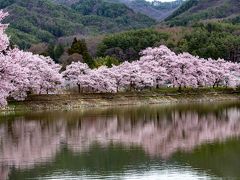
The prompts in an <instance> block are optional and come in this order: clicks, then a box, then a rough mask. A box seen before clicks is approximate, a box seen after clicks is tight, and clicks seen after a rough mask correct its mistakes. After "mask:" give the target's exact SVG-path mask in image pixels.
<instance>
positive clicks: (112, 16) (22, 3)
mask: <svg viewBox="0 0 240 180" xmlns="http://www.w3.org/2000/svg"><path fill="white" fill-rule="evenodd" d="M0 8H1V9H2V8H4V9H5V10H6V11H8V12H9V13H10V15H9V16H8V17H7V18H6V19H5V22H6V23H10V27H9V29H8V31H7V33H8V34H9V35H10V36H11V40H12V41H13V43H16V44H18V45H19V46H20V47H21V48H23V49H25V48H29V47H30V45H31V44H35V43H40V42H52V41H54V40H55V39H57V38H59V37H64V36H71V35H81V36H89V35H95V34H100V33H101V34H102V33H112V32H118V31H123V30H128V29H136V28H145V27H149V26H151V25H154V24H155V21H154V20H153V19H151V18H149V17H147V16H145V15H142V14H140V13H135V12H134V11H133V10H132V9H130V8H128V7H127V6H126V5H123V4H116V3H110V2H105V1H103V0H84V1H82V0H80V1H78V2H76V4H75V3H73V4H72V5H71V6H67V5H63V4H58V3H55V2H54V1H51V0H0Z"/></svg>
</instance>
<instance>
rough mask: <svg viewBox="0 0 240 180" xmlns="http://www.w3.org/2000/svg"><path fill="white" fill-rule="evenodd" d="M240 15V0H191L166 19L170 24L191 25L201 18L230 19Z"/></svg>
mask: <svg viewBox="0 0 240 180" xmlns="http://www.w3.org/2000/svg"><path fill="white" fill-rule="evenodd" d="M239 15H240V1H239V0H189V1H187V2H185V3H184V4H183V5H182V6H181V7H180V8H178V9H177V10H176V11H175V12H174V13H173V14H172V15H170V16H169V17H168V18H167V19H166V21H167V22H168V24H170V25H191V24H193V23H195V22H199V21H201V20H209V19H214V20H215V19H217V20H218V19H221V20H222V19H228V20H229V19H233V18H235V17H237V16H239Z"/></svg>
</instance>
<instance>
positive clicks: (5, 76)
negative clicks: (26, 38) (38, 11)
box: [0, 11, 62, 107]
mask: <svg viewBox="0 0 240 180" xmlns="http://www.w3.org/2000/svg"><path fill="white" fill-rule="evenodd" d="M7 15H8V14H7V13H4V12H3V11H0V107H1V106H5V105H6V104H7V98H13V99H15V100H24V99H25V98H26V97H27V95H28V94H29V93H38V94H40V93H47V94H48V93H50V92H51V93H53V92H55V91H56V89H57V87H58V86H59V85H60V84H61V83H62V76H61V74H60V73H59V71H60V66H59V65H57V64H55V63H54V61H53V60H52V59H50V58H48V57H43V56H39V55H33V54H32V53H30V52H23V51H21V50H19V49H17V48H15V49H10V48H9V39H8V37H7V35H6V34H5V30H6V28H7V25H5V24H1V20H2V19H3V18H4V17H6V16H7Z"/></svg>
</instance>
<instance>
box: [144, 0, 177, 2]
mask: <svg viewBox="0 0 240 180" xmlns="http://www.w3.org/2000/svg"><path fill="white" fill-rule="evenodd" d="M147 1H153V0H147ZM159 1H162V2H171V1H174V0H159Z"/></svg>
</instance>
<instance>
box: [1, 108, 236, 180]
mask: <svg viewBox="0 0 240 180" xmlns="http://www.w3.org/2000/svg"><path fill="white" fill-rule="evenodd" d="M75 118H76V117H75ZM78 118H81V120H76V119H78ZM78 118H76V119H75V121H69V120H67V117H65V116H61V118H57V119H54V118H53V119H51V120H25V119H21V118H18V119H17V120H15V121H13V122H11V123H9V124H7V123H4V124H1V125H0V144H1V146H0V164H1V165H0V179H1V180H2V179H3V180H4V179H7V176H8V173H9V171H10V169H9V168H10V167H15V168H18V169H29V168H34V166H35V165H36V164H42V163H48V162H51V161H52V160H54V158H55V156H56V154H57V152H58V151H60V150H61V144H62V143H64V144H67V146H68V148H69V149H71V150H72V151H74V152H84V151H88V149H89V148H90V146H91V145H92V144H93V143H94V142H98V143H99V144H101V145H102V146H108V144H109V143H121V144H123V145H125V146H126V147H130V146H132V145H137V146H141V147H142V148H143V149H144V150H145V152H146V153H147V154H149V155H151V156H160V157H162V158H168V157H170V156H171V155H172V154H174V153H175V152H177V151H191V150H193V149H194V148H195V147H197V146H200V145H202V144H205V143H207V142H213V141H224V140H226V139H227V138H231V137H237V136H239V135H240V119H239V118H240V111H239V110H238V109H236V108H231V109H228V110H224V111H223V112H221V115H220V116H217V115H216V114H214V113H208V114H205V115H200V114H199V113H197V112H191V111H185V112H179V111H172V112H170V114H168V116H167V115H166V116H161V117H159V116H158V115H157V114H151V115H147V114H143V115H141V116H140V117H136V116H131V114H129V115H128V114H126V113H124V112H123V113H120V114H113V115H110V116H104V115H102V116H95V117H84V116H83V117H78Z"/></svg>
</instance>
